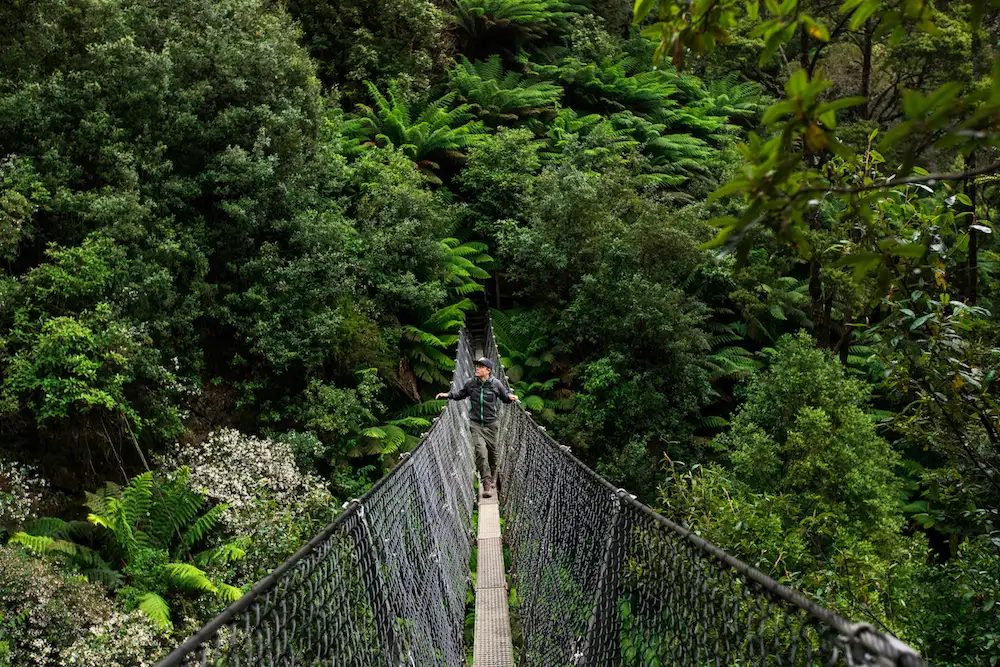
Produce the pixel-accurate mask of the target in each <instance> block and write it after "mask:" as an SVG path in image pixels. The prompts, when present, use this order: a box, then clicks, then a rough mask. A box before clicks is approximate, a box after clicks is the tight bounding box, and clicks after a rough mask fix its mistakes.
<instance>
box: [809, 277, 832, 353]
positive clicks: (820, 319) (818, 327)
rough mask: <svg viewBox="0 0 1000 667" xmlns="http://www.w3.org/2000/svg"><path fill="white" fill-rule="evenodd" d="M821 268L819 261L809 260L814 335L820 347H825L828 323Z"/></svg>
mask: <svg viewBox="0 0 1000 667" xmlns="http://www.w3.org/2000/svg"><path fill="white" fill-rule="evenodd" d="M819 270H820V264H819V261H818V260H817V259H815V258H813V260H812V261H811V262H809V299H810V300H811V301H812V321H813V337H814V338H815V339H816V343H817V344H818V345H819V346H820V347H825V345H824V343H823V340H824V339H826V338H827V337H826V335H825V333H824V332H825V331H826V330H827V326H828V325H827V323H826V319H825V314H826V304H825V303H824V299H823V283H822V281H821V280H820V278H819Z"/></svg>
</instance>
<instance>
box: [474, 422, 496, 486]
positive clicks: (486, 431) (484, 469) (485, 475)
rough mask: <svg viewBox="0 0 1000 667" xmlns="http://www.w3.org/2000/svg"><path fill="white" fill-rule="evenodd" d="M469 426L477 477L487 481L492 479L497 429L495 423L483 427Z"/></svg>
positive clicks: (476, 424) (478, 425)
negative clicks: (477, 469) (477, 472)
mask: <svg viewBox="0 0 1000 667" xmlns="http://www.w3.org/2000/svg"><path fill="white" fill-rule="evenodd" d="M471 426H472V445H473V447H475V449H476V458H477V459H478V460H479V476H480V478H482V479H483V480H487V479H490V478H492V477H493V468H494V467H495V466H496V460H497V434H498V433H499V429H498V428H497V423H496V422H493V423H492V424H486V425H485V426H483V425H481V424H478V423H476V422H472V424H471Z"/></svg>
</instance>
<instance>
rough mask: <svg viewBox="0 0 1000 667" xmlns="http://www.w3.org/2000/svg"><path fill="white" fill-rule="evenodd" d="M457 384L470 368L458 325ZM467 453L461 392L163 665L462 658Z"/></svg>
mask: <svg viewBox="0 0 1000 667" xmlns="http://www.w3.org/2000/svg"><path fill="white" fill-rule="evenodd" d="M456 361H457V364H456V370H455V375H454V378H453V381H452V386H453V388H457V387H459V386H461V384H462V383H464V382H465V381H466V380H467V379H468V378H469V377H471V376H472V372H473V370H472V369H473V357H472V350H471V347H470V341H469V338H468V335H467V334H466V333H465V332H463V333H462V336H461V339H460V342H459V351H458V357H457V360H456ZM473 475H474V467H473V453H472V445H471V441H470V437H469V417H468V406H467V402H466V401H460V402H459V401H455V402H450V403H449V404H448V407H447V409H446V410H445V411H444V412H443V413H442V414H441V416H439V417H438V418H437V420H435V423H434V425H433V427H432V428H431V430H430V431H429V432H428V433H427V434H426V435H425V437H424V439H423V441H422V442H421V444H420V445H419V446H418V447H417V448H415V449H414V450H413V452H412V453H411V454H410V456H408V457H407V458H405V460H403V461H402V462H401V463H400V464H399V465H397V466H396V467H395V468H394V469H393V470H392V471H391V472H390V473H389V474H388V475H386V476H385V477H384V478H382V479H381V480H380V481H379V482H378V483H377V484H376V485H375V486H373V487H372V488H371V490H369V491H368V492H367V493H366V494H365V495H364V496H362V497H361V498H360V499H358V500H356V501H352V502H351V503H349V504H348V505H347V506H346V509H345V511H344V513H343V514H341V515H340V516H339V517H338V518H337V520H336V521H334V522H333V523H332V524H330V525H329V526H327V527H326V528H325V529H324V530H323V531H322V532H321V533H320V534H319V535H317V536H316V537H314V538H313V539H312V540H311V541H310V542H309V543H308V544H307V545H306V546H304V547H303V548H302V549H301V550H299V551H298V552H297V553H296V554H295V555H293V556H292V557H291V558H290V559H289V560H288V561H286V562H285V563H283V564H282V565H281V566H280V567H278V568H277V569H276V570H275V571H274V572H273V573H272V574H270V575H269V576H268V577H266V578H265V579H264V580H263V581H261V582H260V583H259V584H258V585H257V586H255V587H254V588H253V589H252V590H251V591H250V592H249V593H247V594H246V595H245V596H244V597H243V598H241V599H240V600H239V601H237V602H235V603H234V604H233V605H232V606H230V607H229V608H228V609H226V610H225V611H224V612H223V613H222V614H221V615H220V616H218V617H217V618H216V619H214V620H213V621H212V622H211V623H209V624H208V625H206V626H205V627H204V628H203V629H202V630H200V631H199V632H198V633H196V634H195V635H193V636H192V637H191V638H190V639H189V640H188V641H186V642H185V643H184V644H183V645H182V646H180V647H179V648H178V649H176V650H175V651H174V652H173V653H171V654H170V655H169V656H167V658H166V659H165V660H163V661H162V662H161V663H160V667H175V666H181V665H183V666H194V665H212V666H213V667H221V666H227V667H228V666H232V667H239V666H246V667H256V666H258V665H267V666H268V667H279V666H280V667H290V666H292V665H303V666H304V665H350V666H352V667H354V666H358V667H362V666H364V667H368V666H372V667H375V666H385V667H396V666H397V665H464V664H465V650H464V641H463V628H464V621H465V601H466V593H467V590H468V586H469V583H470V573H469V556H470V553H471V546H470V545H471V535H472V532H471V531H472V508H473V503H474V500H475V499H474V495H473Z"/></svg>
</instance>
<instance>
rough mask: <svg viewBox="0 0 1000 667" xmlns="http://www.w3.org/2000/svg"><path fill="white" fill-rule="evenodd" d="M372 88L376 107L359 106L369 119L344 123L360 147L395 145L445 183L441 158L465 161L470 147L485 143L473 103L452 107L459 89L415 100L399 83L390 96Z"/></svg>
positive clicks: (351, 143) (353, 142)
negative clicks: (428, 99)
mask: <svg viewBox="0 0 1000 667" xmlns="http://www.w3.org/2000/svg"><path fill="white" fill-rule="evenodd" d="M366 86H367V87H368V93H369V95H370V97H371V98H372V99H373V101H374V106H366V105H363V104H359V105H358V110H359V112H360V114H361V118H362V119H363V120H362V121H359V122H351V123H347V124H345V125H344V126H343V131H344V133H345V136H346V137H347V139H348V145H349V146H353V147H355V149H356V150H364V149H365V148H366V147H368V146H387V145H389V146H395V147H396V148H398V149H400V150H401V151H403V153H405V154H406V155H407V156H408V157H409V158H410V159H412V160H413V161H414V162H416V164H417V166H418V167H419V168H420V169H421V171H422V172H423V173H424V174H425V175H426V176H427V177H428V178H429V179H431V180H432V181H434V182H436V183H440V182H441V181H440V179H438V178H437V176H436V175H435V174H434V171H435V170H436V169H438V168H439V166H440V165H439V164H438V163H437V162H436V161H435V160H440V159H441V158H443V157H450V158H452V159H464V153H463V151H464V149H466V148H468V147H470V146H472V145H474V144H476V143H478V142H479V141H481V140H482V139H483V137H484V135H485V134H486V132H487V130H486V128H485V126H484V125H483V123H482V121H479V120H473V113H472V107H471V106H470V105H468V104H461V105H458V106H455V107H453V108H452V104H453V103H454V101H455V97H456V95H457V93H455V92H451V93H448V94H446V95H444V96H443V97H440V98H438V99H436V100H434V101H432V102H426V103H424V104H413V103H411V102H410V101H408V100H407V99H406V96H405V95H404V94H403V92H402V90H401V89H400V88H399V86H398V84H397V83H396V82H395V81H393V82H391V83H390V84H389V88H388V90H387V91H386V94H385V95H383V94H382V92H381V91H379V89H378V88H377V87H376V86H375V85H374V84H372V83H370V82H366Z"/></svg>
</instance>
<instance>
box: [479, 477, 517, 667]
mask: <svg viewBox="0 0 1000 667" xmlns="http://www.w3.org/2000/svg"><path fill="white" fill-rule="evenodd" d="M477 542H478V544H479V556H478V560H477V566H476V636H475V640H474V644H473V657H472V664H473V665H474V667H513V665H514V647H513V644H512V642H511V636H510V615H509V614H508V612H507V578H506V576H505V569H504V564H503V543H502V541H501V537H500V506H499V505H498V504H497V498H496V496H495V495H494V496H493V497H492V498H483V497H482V496H480V498H479V536H478V540H477Z"/></svg>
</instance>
